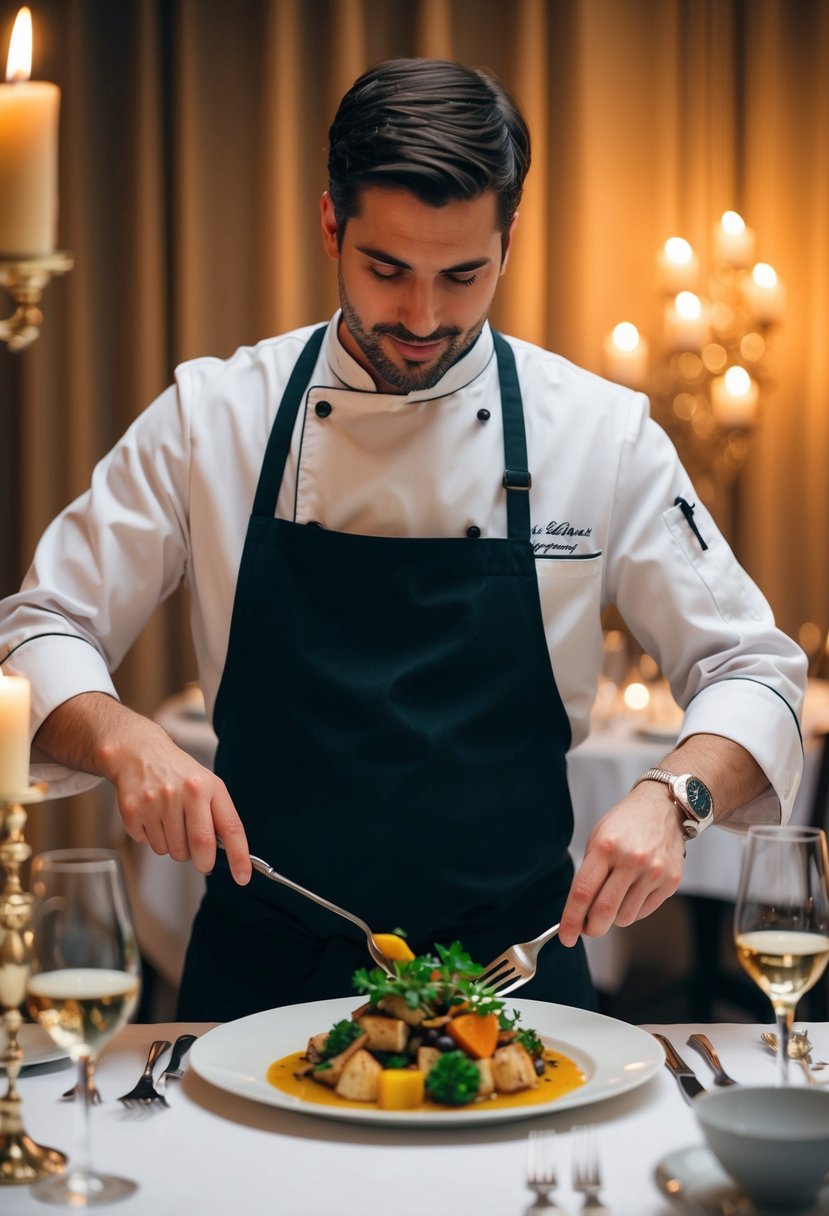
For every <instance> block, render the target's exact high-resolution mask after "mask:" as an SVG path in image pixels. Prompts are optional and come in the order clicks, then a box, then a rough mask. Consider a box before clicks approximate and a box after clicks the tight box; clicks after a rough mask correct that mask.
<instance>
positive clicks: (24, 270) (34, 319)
mask: <svg viewBox="0 0 829 1216" xmlns="http://www.w3.org/2000/svg"><path fill="white" fill-rule="evenodd" d="M73 264H74V262H73V259H72V255H71V254H69V253H63V252H57V253H46V254H42V255H37V256H35V255H32V256H31V257H24V256H16V257H0V283H2V284H3V286H4V287H5V288H6V290H7V291H8V293H9V295H10V296H11V297H12V300H13V301H14V303H15V304H16V305H17V308H16V309H15V311H14V312H13V313H12V315H11V316H10V317H7V318H5V319H4V320H0V339H2V341H4V342H6V343H7V344H8V347H9V350H14V351H17V350H23V349H24V348H25V347H27V346H29V345H30V344H31V343H32V342H34V340H35V338H36V337H37V336H38V334H39V333H40V326H41V325H42V323H43V313H42V312H41V311H40V308H39V307H38V305H39V304H40V300H41V297H42V295H43V292H44V291H45V289H46V287H47V285H48V283H49V280H50V279H52V278H56V277H57V276H58V275H62V274H66V272H67V271H68V270H71V269H72V266H73Z"/></svg>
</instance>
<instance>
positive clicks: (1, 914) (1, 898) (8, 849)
mask: <svg viewBox="0 0 829 1216" xmlns="http://www.w3.org/2000/svg"><path fill="white" fill-rule="evenodd" d="M47 788H48V787H47V785H46V783H45V782H40V783H38V784H35V785H32V786H30V787H29V788H28V789H27V790H25V791H23V792H22V793H20V794H5V795H0V866H2V868H3V871H4V873H5V883H4V887H3V890H2V891H0V1007H1V1008H2V1011H3V1018H2V1023H3V1027H4V1029H5V1032H6V1037H7V1042H6V1049H5V1051H4V1052H3V1054H2V1056H0V1061H2V1063H3V1065H4V1067H5V1069H6V1077H7V1081H8V1087H7V1091H6V1094H5V1096H4V1097H3V1098H1V1099H0V1185H3V1184H6V1185H8V1184H12V1185H14V1184H25V1183H31V1182H36V1181H37V1179H38V1178H43V1177H45V1176H46V1175H47V1174H57V1173H60V1171H61V1170H63V1169H64V1168H65V1166H66V1156H65V1154H63V1153H61V1152H59V1151H58V1150H57V1149H54V1148H45V1147H44V1146H43V1145H41V1144H36V1143H35V1142H34V1140H32V1138H31V1137H30V1136H28V1135H27V1134H26V1131H25V1129H24V1127H23V1118H22V1113H21V1100H20V1094H19V1093H18V1092H17V1078H18V1075H19V1073H20V1069H21V1067H22V1065H23V1048H22V1047H21V1046H20V1042H19V1039H18V1034H19V1031H20V1027H21V1025H22V1023H23V1014H22V1013H21V1006H22V1005H23V1001H24V1000H25V997H26V984H27V983H28V979H29V969H30V963H31V929H30V928H29V923H30V921H31V915H32V896H31V895H30V894H29V893H28V892H27V891H24V890H23V887H22V885H21V882H20V867H21V866H22V865H23V863H24V862H25V861H28V859H29V858H30V857H31V855H32V850H31V848H30V846H29V845H28V844H27V843H26V839H25V836H24V828H25V826H26V811H25V809H24V807H25V806H26V805H27V804H29V803H32V802H41V801H42V800H43V799H44V798H45V797H46V790H47Z"/></svg>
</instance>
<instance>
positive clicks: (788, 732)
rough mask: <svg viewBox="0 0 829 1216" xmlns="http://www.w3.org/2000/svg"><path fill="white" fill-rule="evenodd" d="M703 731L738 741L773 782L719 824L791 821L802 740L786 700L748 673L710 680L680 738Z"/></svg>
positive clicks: (735, 826)
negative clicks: (744, 676)
mask: <svg viewBox="0 0 829 1216" xmlns="http://www.w3.org/2000/svg"><path fill="white" fill-rule="evenodd" d="M702 734H705V735H722V737H723V738H724V739H731V740H732V741H733V742H734V743H739V745H740V747H742V748H744V749H745V750H746V751H747V752H748V753H749V755H751V756H753V757H754V759H755V760H756V761H757V763H758V764H759V766H760V768H761V769H762V770H763V772H764V773H765V774H766V776H767V777H768V779H769V783H770V786H771V788H770V789H768V790H765V791H764V793H762V794H760V795H759V796H758V797H757V798H754V799H753V800H752V801H751V802H749V803H747V804H746V805H745V806H743V807H739V808H738V809H737V810H735V811H734V813H733V814H731V815H729V817H728V819H727V821H725V822H723V823H721V824H719V825H718V826H720V827H724V828H728V829H730V830H732V831H745V830H746V829H747V828H748V827H750V826H751V824H752V823H787V822H788V820H789V816H790V815H791V812H792V807H793V806H794V800H795V795H796V794H797V790H798V787H799V785H800V778H801V777H802V775H803V741H802V739H801V736H800V729H799V726H798V722H797V718H796V716H795V714H794V711H793V710H792V708H791V706H790V705H789V704H788V702H787V701H784V700H783V698H782V697H781V696H780V695H779V694H778V693H776V692H775V691H774V690H773V689H772V688H769V687H768V685H766V684H762V683H760V681H758V680H754V679H750V678H736V679H731V680H720V681H718V682H717V683H716V684H709V685H708V686H707V687H706V688H703V689H702V690H701V691H700V692H699V693H698V694H697V695H696V697H694V699H693V701H692V702H691V704H690V705H689V706H688V708H687V710H686V712H685V718H684V721H683V723H682V730H681V731H680V734H679V740H678V742H679V743H682V742H683V740H685V739H687V738H689V737H690V736H691V735H702Z"/></svg>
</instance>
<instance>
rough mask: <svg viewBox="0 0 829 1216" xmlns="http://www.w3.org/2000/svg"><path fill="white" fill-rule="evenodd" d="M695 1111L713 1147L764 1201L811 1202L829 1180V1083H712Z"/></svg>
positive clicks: (770, 1204)
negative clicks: (787, 1085)
mask: <svg viewBox="0 0 829 1216" xmlns="http://www.w3.org/2000/svg"><path fill="white" fill-rule="evenodd" d="M694 1112H695V1113H696V1116H697V1118H698V1120H699V1124H700V1127H701V1128H702V1132H703V1135H704V1136H705V1139H706V1140H707V1142H708V1147H709V1148H710V1149H711V1152H712V1153H713V1154H714V1156H715V1157H716V1158H717V1160H718V1161H719V1162H720V1164H721V1165H722V1167H723V1168H724V1169H725V1170H726V1171H727V1172H728V1173H729V1174H730V1175H731V1177H732V1178H733V1179H734V1180H735V1181H736V1182H737V1183H738V1184H739V1185H740V1186H741V1187H742V1189H743V1190H744V1191H745V1192H746V1194H748V1195H749V1197H750V1198H751V1199H752V1200H753V1201H754V1203H755V1204H757V1205H758V1206H761V1207H763V1208H783V1209H785V1210H787V1211H795V1210H797V1209H799V1208H806V1207H809V1206H810V1205H811V1204H812V1203H814V1200H815V1197H816V1196H817V1194H818V1192H819V1191H820V1189H821V1187H822V1186H823V1185H824V1183H826V1182H829V1086H827V1088H826V1090H820V1089H816V1088H813V1089H804V1088H799V1087H798V1088H786V1089H772V1088H769V1087H765V1086H762V1087H761V1086H745V1087H743V1086H739V1087H738V1086H730V1087H729V1088H728V1089H712V1090H710V1091H709V1092H708V1093H706V1094H701V1095H700V1096H699V1098H697V1099H696V1100H695V1101H694Z"/></svg>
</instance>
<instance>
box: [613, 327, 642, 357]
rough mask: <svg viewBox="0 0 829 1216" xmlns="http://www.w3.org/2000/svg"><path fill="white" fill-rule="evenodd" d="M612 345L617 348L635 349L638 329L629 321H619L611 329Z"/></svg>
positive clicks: (637, 342) (637, 343)
mask: <svg viewBox="0 0 829 1216" xmlns="http://www.w3.org/2000/svg"><path fill="white" fill-rule="evenodd" d="M612 336H613V345H614V346H615V347H617V348H618V349H619V350H625V351H629V350H636V348H637V346H638V345H639V330H638V329H637V328H636V326H635V325H633V324H632V323H631V322H630V321H620V322H619V324H618V325H616V326H615V327H614V329H613V335H612Z"/></svg>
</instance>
